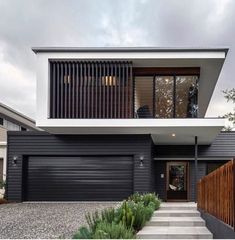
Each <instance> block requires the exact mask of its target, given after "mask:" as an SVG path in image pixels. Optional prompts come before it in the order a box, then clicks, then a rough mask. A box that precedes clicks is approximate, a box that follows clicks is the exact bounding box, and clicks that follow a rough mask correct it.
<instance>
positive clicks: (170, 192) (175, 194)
mask: <svg viewBox="0 0 235 240" xmlns="http://www.w3.org/2000/svg"><path fill="white" fill-rule="evenodd" d="M188 185H189V184H188V163H187V162H168V163H167V186H166V188H167V189H166V190H167V200H178V201H180V200H187V199H188Z"/></svg>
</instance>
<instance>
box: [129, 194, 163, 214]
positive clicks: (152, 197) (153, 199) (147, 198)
mask: <svg viewBox="0 0 235 240" xmlns="http://www.w3.org/2000/svg"><path fill="white" fill-rule="evenodd" d="M129 200H131V201H134V202H135V203H138V202H143V203H144V206H148V205H149V204H150V203H153V204H154V205H155V209H156V210H157V209H158V208H159V207H160V204H161V200H160V199H159V198H158V196H156V194H155V193H146V194H140V193H134V194H133V195H131V196H130V197H129Z"/></svg>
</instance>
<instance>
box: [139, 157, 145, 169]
mask: <svg viewBox="0 0 235 240" xmlns="http://www.w3.org/2000/svg"><path fill="white" fill-rule="evenodd" d="M143 166H144V156H140V167H143Z"/></svg>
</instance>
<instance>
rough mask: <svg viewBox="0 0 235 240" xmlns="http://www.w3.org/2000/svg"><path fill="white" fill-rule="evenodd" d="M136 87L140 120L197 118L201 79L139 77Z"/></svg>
mask: <svg viewBox="0 0 235 240" xmlns="http://www.w3.org/2000/svg"><path fill="white" fill-rule="evenodd" d="M134 85H135V113H136V117H138V118H192V117H197V110H198V105H197V102H198V100H197V97H198V76H195V75H192V76H191V75H190V76H186V75H184V76H164V75H162V76H152V77H150V76H141V77H138V76H137V77H135V84H134Z"/></svg>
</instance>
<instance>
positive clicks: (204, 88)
mask: <svg viewBox="0 0 235 240" xmlns="http://www.w3.org/2000/svg"><path fill="white" fill-rule="evenodd" d="M32 50H33V51H34V52H35V53H36V54H37V56H38V58H40V59H41V60H45V61H48V60H50V59H54V60H61V59H67V60H71V59H78V60H128V61H132V62H133V67H169V68H170V67H199V68H200V82H199V96H198V105H199V113H198V114H199V117H204V116H205V114H206V110H207V108H208V105H209V102H210V99H211V96H212V94H213V91H214V88H215V85H216V83H217V80H218V78H219V74H220V72H221V69H222V66H223V63H224V60H225V58H226V55H227V52H228V48H151V47H126V48H123V47H117V48H106V47H105V48H73V47H70V48H66V47H65V48H63V47H62V48H58V47H54V48H53V47H34V48H32Z"/></svg>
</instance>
